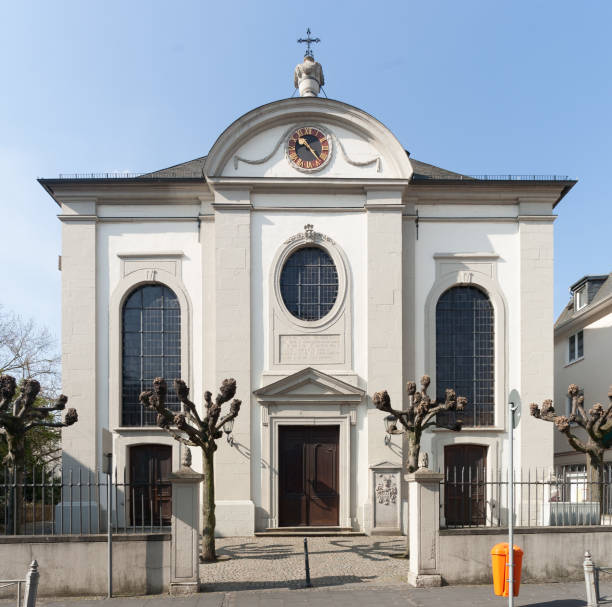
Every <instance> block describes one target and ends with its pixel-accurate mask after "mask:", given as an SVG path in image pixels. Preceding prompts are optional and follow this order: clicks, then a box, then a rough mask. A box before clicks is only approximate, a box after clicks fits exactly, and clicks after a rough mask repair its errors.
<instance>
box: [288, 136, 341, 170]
mask: <svg viewBox="0 0 612 607" xmlns="http://www.w3.org/2000/svg"><path fill="white" fill-rule="evenodd" d="M287 155H288V156H289V161H290V162H291V163H292V164H293V165H294V166H295V167H296V168H297V169H299V170H300V171H315V170H317V169H320V168H322V167H323V166H325V164H327V162H328V161H329V159H330V157H331V140H330V138H329V136H328V135H326V134H325V133H323V132H321V131H320V130H319V129H317V128H315V127H312V126H303V127H300V128H299V129H296V130H295V131H293V133H291V135H290V136H289V142H288V144H287Z"/></svg>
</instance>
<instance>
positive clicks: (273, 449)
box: [262, 408, 352, 529]
mask: <svg viewBox="0 0 612 607" xmlns="http://www.w3.org/2000/svg"><path fill="white" fill-rule="evenodd" d="M328 409H329V408H328ZM281 426H338V493H339V506H338V524H339V525H340V526H341V527H352V524H351V415H350V414H348V413H347V414H346V415H343V414H342V413H340V412H338V414H336V415H334V414H331V412H330V411H329V410H327V411H324V412H322V413H321V415H317V416H316V417H314V416H313V417H311V416H308V417H307V416H301V415H299V416H298V415H275V414H270V416H269V428H270V431H269V440H268V441H266V442H264V445H265V446H267V447H268V449H269V454H270V458H269V460H268V461H269V462H270V465H269V467H268V469H269V473H268V474H267V475H264V479H263V480H266V479H265V476H267V477H268V479H267V480H268V491H269V492H268V495H269V508H268V512H269V513H270V514H269V517H268V527H270V528H275V529H276V528H279V526H278V523H279V498H280V489H279V484H280V483H279V472H278V471H279V466H278V464H279V454H278V439H279V428H280V427H281ZM266 443H267V445H266ZM264 450H266V449H264ZM262 455H263V459H264V461H265V459H266V454H265V453H264V454H262ZM264 495H265V492H264Z"/></svg>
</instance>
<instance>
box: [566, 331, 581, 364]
mask: <svg viewBox="0 0 612 607" xmlns="http://www.w3.org/2000/svg"><path fill="white" fill-rule="evenodd" d="M583 357H584V333H583V332H582V331H578V333H574V335H570V336H569V339H568V352H567V362H569V363H572V362H574V361H575V360H580V359H581V358H583Z"/></svg>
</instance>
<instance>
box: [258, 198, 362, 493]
mask: <svg viewBox="0 0 612 607" xmlns="http://www.w3.org/2000/svg"><path fill="white" fill-rule="evenodd" d="M291 199H292V200H293V197H291ZM258 200H260V201H261V203H262V204H266V201H265V197H264V196H260V197H259V198H258ZM310 200H311V201H312V197H311V198H310ZM358 200H359V197H355V202H354V204H355V205H356V204H358ZM345 201H346V202H348V203H350V202H351V201H350V197H345ZM307 223H312V224H313V225H314V229H315V231H317V232H321V233H322V234H325V235H327V236H329V237H330V238H332V239H333V240H334V241H335V242H336V243H337V244H338V246H340V247H341V248H342V249H343V251H344V253H345V254H346V258H347V260H348V266H349V267H348V268H347V270H348V273H349V288H351V291H352V305H353V309H352V334H353V350H352V357H353V370H354V372H355V373H356V374H357V376H358V377H359V378H360V379H361V380H362V381H367V309H366V306H367V292H366V289H367V285H366V261H367V260H366V254H367V251H366V246H365V242H366V233H365V230H366V222H365V213H353V212H351V213H332V212H326V213H320V214H318V215H317V214H315V213H314V212H310V213H301V212H286V211H278V212H274V211H269V212H257V211H255V212H253V216H252V223H251V263H252V266H251V297H252V307H251V310H252V312H251V314H252V317H251V318H252V343H251V352H252V386H253V389H257V388H259V387H261V386H262V385H264V383H265V381H264V380H263V379H262V373H264V372H265V371H266V365H267V361H269V360H270V353H269V351H268V348H269V331H270V327H269V326H268V324H269V314H268V311H269V295H270V293H269V292H270V288H269V287H270V283H269V281H270V271H271V264H272V261H273V259H274V256H275V254H276V252H277V250H278V249H279V248H280V247H281V246H282V245H283V243H284V241H285V240H287V239H288V238H289V237H290V236H293V235H294V234H296V233H298V232H303V231H304V225H305V224H307ZM317 368H319V369H320V370H321V371H323V372H327V371H326V369H325V367H324V366H318V367H317ZM329 372H330V373H331V374H332V375H338V373H337V372H335V371H329ZM339 377H340V379H342V377H341V376H339ZM359 387H361V388H365V385H360V386H359ZM252 420H253V428H254V429H257V430H254V431H253V436H252V440H253V442H252V446H251V448H252V460H251V461H252V478H254V479H259V478H260V477H261V471H260V466H261V465H262V462H261V431H260V429H261V411H260V408H259V406H257V407H256V408H255V410H254V411H253V417H252ZM364 420H365V409H364V406H359V407H357V424H356V426H352V427H351V431H352V432H354V434H353V438H352V450H353V454H354V456H355V457H356V458H357V460H356V462H355V464H354V465H355V468H354V470H358V471H359V478H358V479H357V488H356V493H357V494H356V495H355V498H356V502H354V504H357V505H361V504H363V503H364V502H365V501H366V500H367V483H368V479H367V444H366V439H365V432H366V428H365V421H364ZM253 501H254V502H255V504H256V505H260V504H261V503H262V496H261V485H260V484H259V483H258V482H254V483H253Z"/></svg>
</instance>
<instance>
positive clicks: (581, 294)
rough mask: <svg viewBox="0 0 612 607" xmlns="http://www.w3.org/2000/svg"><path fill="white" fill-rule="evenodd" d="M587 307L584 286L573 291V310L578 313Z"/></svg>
mask: <svg viewBox="0 0 612 607" xmlns="http://www.w3.org/2000/svg"><path fill="white" fill-rule="evenodd" d="M586 305H587V292H586V285H585V286H584V287H582V288H580V289H578V290H577V291H574V310H576V311H578V310H580V309H582V308H584V306H586Z"/></svg>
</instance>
